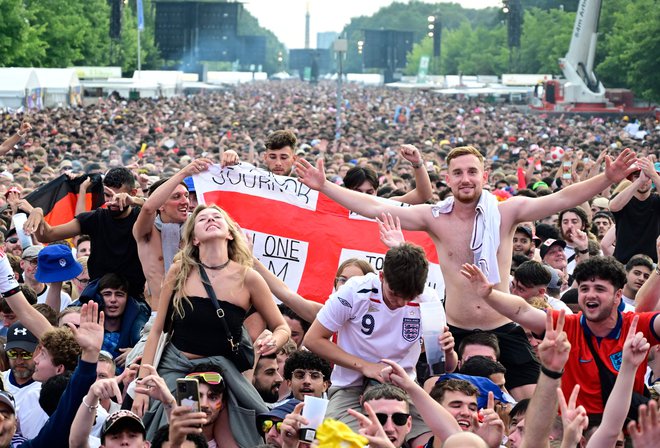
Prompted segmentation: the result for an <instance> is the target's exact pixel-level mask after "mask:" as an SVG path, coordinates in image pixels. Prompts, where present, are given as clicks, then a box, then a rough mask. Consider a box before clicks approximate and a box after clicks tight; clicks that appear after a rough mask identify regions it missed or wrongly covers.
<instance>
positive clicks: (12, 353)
mask: <svg viewBox="0 0 660 448" xmlns="http://www.w3.org/2000/svg"><path fill="white" fill-rule="evenodd" d="M7 358H9V359H16V358H21V359H24V360H26V361H29V360H30V359H32V353H30V352H20V353H19V352H17V351H16V350H7Z"/></svg>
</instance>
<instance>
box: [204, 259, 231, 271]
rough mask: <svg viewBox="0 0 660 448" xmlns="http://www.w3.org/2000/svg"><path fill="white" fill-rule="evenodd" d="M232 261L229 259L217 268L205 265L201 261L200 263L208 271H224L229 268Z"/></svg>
mask: <svg viewBox="0 0 660 448" xmlns="http://www.w3.org/2000/svg"><path fill="white" fill-rule="evenodd" d="M230 261H231V259H229V260H227V261H225V262H224V263H222V264H219V265H217V266H207V265H205V264H204V263H202V262H201V261H200V262H199V264H201V265H202V266H204V267H205V268H206V269H211V270H212V271H221V270H223V269H224V268H226V267H227V265H228V264H229V262H230Z"/></svg>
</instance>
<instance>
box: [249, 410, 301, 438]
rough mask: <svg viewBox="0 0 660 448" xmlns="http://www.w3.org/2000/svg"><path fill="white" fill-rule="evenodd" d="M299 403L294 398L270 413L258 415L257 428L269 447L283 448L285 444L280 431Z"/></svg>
mask: <svg viewBox="0 0 660 448" xmlns="http://www.w3.org/2000/svg"><path fill="white" fill-rule="evenodd" d="M298 403H300V401H298V400H296V399H295V398H292V399H290V400H287V401H285V402H284V403H282V404H281V405H279V406H276V407H274V408H273V410H272V411H270V412H265V413H263V414H259V415H257V428H258V429H259V432H260V433H261V435H262V437H263V438H264V441H265V442H266V443H267V444H268V445H269V446H273V447H276V448H282V446H283V444H284V441H283V440H282V434H281V431H280V429H281V426H282V422H283V421H284V418H285V417H286V416H287V415H288V414H291V413H292V412H293V409H294V408H295V407H296V405H297V404H298Z"/></svg>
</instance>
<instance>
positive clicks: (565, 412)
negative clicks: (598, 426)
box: [557, 384, 589, 446]
mask: <svg viewBox="0 0 660 448" xmlns="http://www.w3.org/2000/svg"><path fill="white" fill-rule="evenodd" d="M579 393H580V385H579V384H576V385H575V387H574V388H573V392H571V396H570V398H569V399H568V404H567V403H566V398H564V393H563V392H562V390H561V387H558V388H557V399H558V400H559V411H560V413H561V421H562V424H563V427H564V437H563V443H562V446H576V445H577V444H578V442H579V441H580V438H581V437H582V432H583V431H584V430H585V429H587V426H589V417H588V416H587V411H586V410H585V409H584V406H576V404H577V398H578V395H579Z"/></svg>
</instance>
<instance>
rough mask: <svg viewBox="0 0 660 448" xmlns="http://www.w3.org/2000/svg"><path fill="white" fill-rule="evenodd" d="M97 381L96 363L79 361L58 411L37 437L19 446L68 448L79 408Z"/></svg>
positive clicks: (23, 447)
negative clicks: (72, 426)
mask: <svg viewBox="0 0 660 448" xmlns="http://www.w3.org/2000/svg"><path fill="white" fill-rule="evenodd" d="M94 381H96V363H89V362H85V361H83V360H80V361H78V366H77V367H76V370H74V371H73V375H72V376H71V379H70V380H69V384H68V385H67V386H66V389H65V390H64V393H63V394H62V398H60V403H59V404H58V405H57V409H56V410H55V412H54V413H53V415H51V416H50V418H49V419H48V420H47V421H46V424H45V425H44V427H43V428H41V431H39V434H37V437H35V438H34V439H30V440H28V441H26V442H25V443H23V444H22V445H19V446H20V447H21V448H32V447H44V448H60V447H61V448H68V446H69V432H70V430H71V425H72V424H73V419H74V418H75V417H76V413H77V412H78V407H80V403H82V399H83V397H84V396H85V395H87V392H89V388H90V387H92V384H94Z"/></svg>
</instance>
